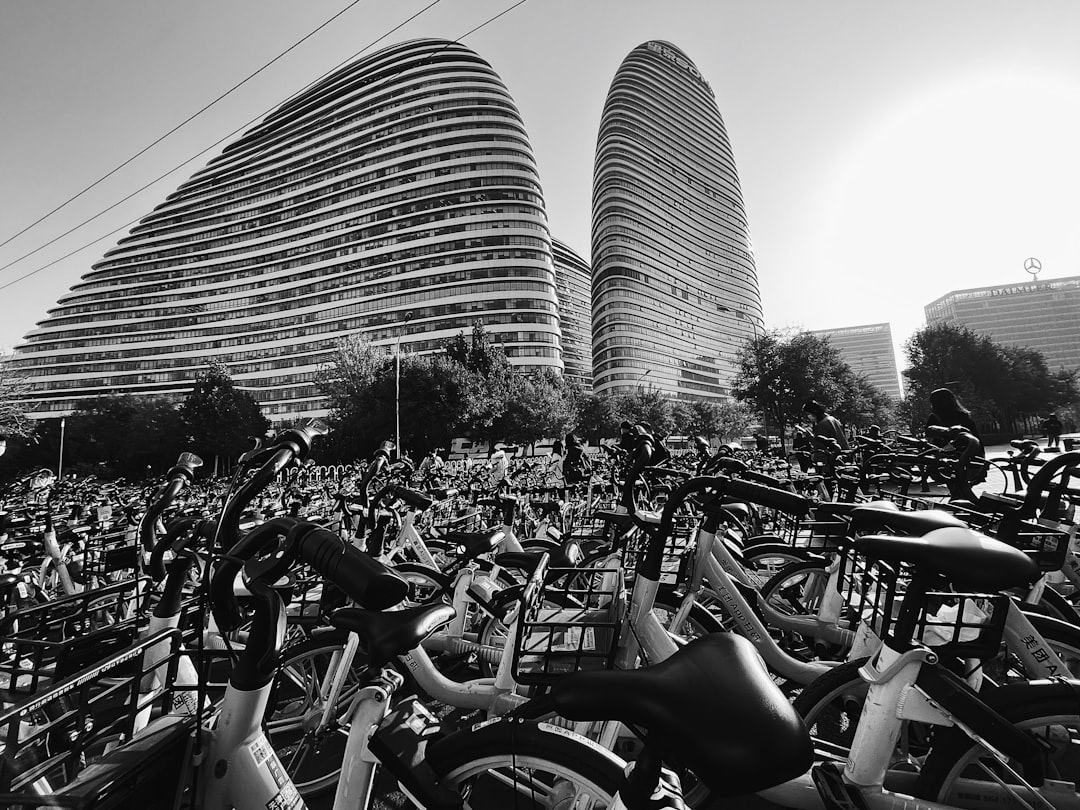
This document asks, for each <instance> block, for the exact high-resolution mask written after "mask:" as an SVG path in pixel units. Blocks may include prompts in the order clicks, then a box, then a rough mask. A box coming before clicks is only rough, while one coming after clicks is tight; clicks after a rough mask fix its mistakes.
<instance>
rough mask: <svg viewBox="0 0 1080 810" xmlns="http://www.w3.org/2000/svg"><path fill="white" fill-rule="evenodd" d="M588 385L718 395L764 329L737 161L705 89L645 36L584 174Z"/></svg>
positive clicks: (619, 82)
mask: <svg viewBox="0 0 1080 810" xmlns="http://www.w3.org/2000/svg"><path fill="white" fill-rule="evenodd" d="M592 270H593V298H592V313H593V377H594V386H595V390H596V392H597V393H627V392H633V391H634V390H636V389H637V387H638V385H639V383H640V382H641V380H643V379H644V376H645V374H648V375H649V377H648V380H647V381H646V382H647V383H648V385H649V386H651V387H653V388H658V389H660V390H661V391H663V392H664V393H667V394H669V395H671V396H672V397H675V398H678V399H702V398H704V399H722V398H725V397H727V396H728V394H729V392H730V385H731V379H732V377H733V376H734V374H735V372H736V367H735V355H736V352H737V351H738V349H739V348H740V347H741V346H742V345H743V344H744V343H745V342H746V341H747V340H748V339H750V338H752V337H753V336H754V334H755V331H756V330H758V329H759V328H761V327H762V313H761V297H760V293H759V290H758V281H757V271H756V270H755V268H754V256H753V252H752V249H751V244H750V235H749V228H748V226H747V221H746V212H745V210H744V207H743V199H742V190H741V188H740V186H739V177H738V173H737V172H736V170H735V158H734V156H733V154H732V150H731V144H730V143H729V141H728V136H727V131H726V130H725V128H724V122H723V120H722V119H721V117H720V111H719V109H718V107H717V103H716V98H715V95H714V93H713V90H712V88H711V87H710V86H709V83H708V82H707V81H706V80H705V78H704V77H703V76H702V75H701V73H700V72H699V71H698V69H697V68H696V67H695V66H694V64H693V62H691V61H690V58H689V57H688V56H687V55H686V54H684V53H683V52H682V51H680V50H679V49H678V48H676V47H675V46H674V45H671V44H670V43H667V42H658V41H652V42H646V43H645V44H643V45H640V46H638V47H637V48H635V49H634V50H633V51H631V52H630V54H629V55H628V56H627V57H626V59H625V60H624V61H623V63H622V65H621V66H620V67H619V69H618V71H617V72H616V73H615V78H614V80H613V81H612V83H611V87H610V90H609V91H608V96H607V100H606V103H605V104H604V110H603V114H602V116H601V119H600V132H599V137H598V142H597V148H596V164H595V168H594V177H593V219H592Z"/></svg>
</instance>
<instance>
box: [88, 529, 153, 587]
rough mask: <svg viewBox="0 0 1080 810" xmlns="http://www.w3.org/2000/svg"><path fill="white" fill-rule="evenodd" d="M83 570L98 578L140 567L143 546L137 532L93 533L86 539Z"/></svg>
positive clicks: (131, 570)
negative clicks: (136, 534) (140, 554)
mask: <svg viewBox="0 0 1080 810" xmlns="http://www.w3.org/2000/svg"><path fill="white" fill-rule="evenodd" d="M85 548H86V551H85V555H84V558H83V559H84V562H83V572H84V573H85V574H86V575H87V576H90V577H94V578H96V579H99V580H101V579H106V578H115V577H114V576H113V575H115V574H118V573H120V572H135V571H137V570H138V568H139V552H140V550H141V546H140V545H139V541H138V540H137V539H136V536H135V532H134V531H132V530H123V531H116V532H107V533H104V534H97V535H91V536H90V537H88V538H87V539H86V546H85Z"/></svg>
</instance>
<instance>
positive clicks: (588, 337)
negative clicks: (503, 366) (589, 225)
mask: <svg viewBox="0 0 1080 810" xmlns="http://www.w3.org/2000/svg"><path fill="white" fill-rule="evenodd" d="M551 249H552V255H553V257H554V259H555V283H556V285H557V286H558V288H559V327H560V329H561V330H562V349H563V367H564V370H563V376H565V377H566V378H567V379H568V380H573V381H574V382H576V383H577V384H578V385H580V386H581V387H582V388H584V389H585V390H586V391H591V390H592V307H591V306H590V304H589V302H590V301H591V300H592V289H591V284H592V278H591V276H592V274H591V272H590V271H589V263H588V262H587V261H585V260H584V259H583V258H581V256H579V255H578V254H577V252H576V251H575V250H574V249H573V248H572V247H570V246H569V245H568V244H566V243H565V242H562V241H560V240H558V239H555V238H554V237H552V240H551Z"/></svg>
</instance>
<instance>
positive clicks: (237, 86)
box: [0, 0, 362, 269]
mask: <svg viewBox="0 0 1080 810" xmlns="http://www.w3.org/2000/svg"><path fill="white" fill-rule="evenodd" d="M360 2H362V0H353V1H352V2H351V3H349V5H347V6H345V8H343V9H342V10H341V11H339V12H338V13H337V14H335V15H334V16H332V17H331V18H330V19H329V20H327V21H326V22H324V23H323V24H322V25H320V26H319V27H318V28H316V29H315V30H314V31H311V32H310V33H308V34H307V35H306V36H304V37H303V38H302V39H299V40H297V41H296V42H294V43H293V44H292V45H290V46H289V47H288V48H286V49H285V50H284V51H282V52H281V53H279V54H278V55H277V56H275V57H274V58H273V59H271V60H270V61H269V62H267V63H266V64H265V65H263V66H262V67H260V68H259V69H258V70H256V71H255V72H254V73H252V74H250V75H249V76H247V77H246V78H245V79H243V80H241V81H240V82H238V83H237V84H234V85H233V86H232V87H230V88H229V89H228V90H226V91H225V92H224V93H222V94H221V95H220V96H218V97H217V98H215V99H214V100H213V101H211V102H210V103H209V104H207V105H206V106H205V107H203V108H202V109H200V110H197V111H196V112H194V113H192V114H191V115H189V116H188V117H187V118H185V119H184V120H183V121H181V122H180V123H179V124H177V125H176V126H175V127H173V128H172V129H170V130H169V131H168V132H166V133H165V134H164V135H162V136H161V137H160V138H158V139H157V140H156V141H153V142H152V143H150V144H149V145H147V146H145V147H143V148H142V149H140V150H139V151H138V152H136V153H135V154H134V155H132V156H131V157H129V158H128V159H127V160H125V161H124V162H123V163H121V164H120V165H119V166H117V167H116V168H114V169H113V170H112V171H110V172H108V173H107V174H105V175H102V176H101V177H99V178H98V179H97V180H95V181H94V182H93V183H91V184H90V185H88V186H87V187H86V188H84V189H83V190H82V191H80V192H79V193H77V194H75V195H74V196H72V197H68V198H67V199H66V200H64V201H63V202H62V203H60V205H58V206H56V208H54V209H53V210H51V211H49V212H48V213H47V214H44V215H42V216H41V217H39V218H38V219H36V220H34V221H33V222H31V223H30V224H29V225H27V226H26V227H25V228H23V229H22V230H21V231H19V232H18V233H16V234H13V235H12V236H9V237H8V238H7V239H5V240H4V241H3V242H0V248H2V247H4V246H5V245H7V244H8V243H9V242H11V241H12V240H14V239H18V238H19V237H20V236H22V235H23V234H24V233H26V232H27V231H28V230H30V229H31V228H33V227H34V226H35V225H38V224H40V223H42V222H44V221H45V220H46V219H48V218H49V217H51V216H52V215H53V214H55V213H56V212H57V211H59V210H60V209H62V208H63V207H64V206H66V205H68V204H70V203H72V202H74V201H75V200H77V199H79V197H81V196H82V195H83V194H85V193H86V192H88V191H90V189H92V188H94V187H96V186H97V185H98V184H99V183H101V182H103V181H105V180H107V179H109V178H110V177H112V176H113V175H114V174H116V173H117V172H118V171H120V170H121V169H122V168H124V167H125V166H127V165H128V164H130V163H131V162H132V161H134V160H135V159H136V158H139V157H141V156H142V155H145V154H146V153H147V152H149V151H150V150H151V149H153V148H154V147H155V146H157V145H158V144H159V143H161V142H162V141H163V140H165V139H166V138H168V137H169V136H170V135H172V134H173V133H174V132H176V131H177V130H178V129H180V128H181V127H183V126H185V125H187V124H189V123H191V122H192V121H194V120H195V119H196V118H198V117H199V116H200V115H202V114H203V113H204V112H206V111H207V110H209V109H210V108H211V107H213V106H214V105H215V104H217V103H218V102H219V101H221V100H222V99H223V98H225V97H226V96H228V95H229V94H231V93H232V92H233V91H235V90H239V89H240V88H241V87H243V86H244V85H245V84H247V83H248V82H249V81H251V80H252V79H254V78H255V77H256V76H258V75H259V74H260V73H262V72H263V71H264V70H266V69H267V68H268V67H270V66H271V65H272V64H274V63H275V62H277V61H278V60H279V59H281V58H282V57H284V56H285V55H286V54H288V53H290V52H291V51H293V50H295V49H296V48H297V47H299V46H300V45H302V44H303V43H304V42H306V41H307V40H309V39H311V37H313V36H314V35H315V34H317V33H319V31H321V30H322V29H324V28H326V26H328V25H329V24H330V23H332V22H333V21H334V20H336V19H337V18H338V17H340V16H341V15H342V14H344V13H345V12H346V11H348V10H349V9H351V8H352V7H353V6H355V5H357V4H358V3H360ZM199 154H202V153H201V152H200V153H199ZM196 157H198V155H196ZM192 160H194V158H192ZM189 162H190V161H185V163H189ZM181 165H184V164H181ZM49 244H51V243H49ZM29 255H31V254H29V253H28V254H27V256H29ZM23 258H25V257H23ZM15 261H16V262H18V261H21V259H16V260H15ZM13 263H14V262H13ZM0 269H3V268H0Z"/></svg>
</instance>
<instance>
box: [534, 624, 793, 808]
mask: <svg viewBox="0 0 1080 810" xmlns="http://www.w3.org/2000/svg"><path fill="white" fill-rule="evenodd" d="M551 698H552V703H553V704H554V706H555V709H556V710H557V711H558V712H559V714H560V715H562V716H563V717H566V718H567V719H570V720H619V721H621V722H623V723H627V724H630V725H632V726H638V727H641V728H644V729H645V730H646V731H647V732H648V737H647V739H648V741H649V744H650V745H654V746H657V749H658V750H659V751H660V752H661V753H663V754H664V755H665V756H672V757H674V758H675V759H677V760H679V761H680V762H681V763H682V764H684V765H686V766H687V767H688V768H690V769H691V770H692V771H693V772H694V773H695V774H696V775H697V777H698V778H699V779H700V780H701V781H702V782H704V783H705V784H706V786H708V788H709V789H710V790H712V791H713V792H715V793H717V794H718V795H721V796H737V795H741V794H745V793H751V792H753V791H756V790H761V789H763V788H766V787H771V786H772V785H777V784H780V783H781V782H785V781H787V780H788V779H791V778H793V777H795V776H798V775H800V774H802V773H805V772H806V770H807V769H808V768H809V767H810V765H811V764H812V762H813V757H814V751H813V747H812V745H811V743H810V735H809V734H808V733H807V731H806V726H805V725H803V721H802V718H800V717H799V714H798V713H797V712H796V711H795V709H794V708H792V705H791V703H790V702H789V701H788V700H787V698H785V697H784V694H783V692H781V691H780V688H779V687H778V686H777V685H776V684H775V683H773V682H772V680H771V678H770V677H769V675H768V672H767V671H766V670H765V667H764V666H763V665H762V663H761V659H760V658H758V654H757V652H756V650H755V649H754V646H753V644H751V643H750V642H749V641H747V640H746V639H745V638H743V637H742V636H737V635H735V634H733V633H710V634H709V635H707V636H702V637H701V638H698V639H695V640H694V641H692V642H690V643H689V644H687V645H686V646H685V647H682V648H680V649H679V650H678V651H677V652H676V653H675V654H674V655H673V656H672V657H671V658H668V659H667V660H666V661H662V662H661V663H659V664H656V665H655V666H651V667H647V668H645V669H637V670H617V671H611V672H607V671H604V672H580V673H575V674H573V675H567V676H566V677H564V678H560V679H559V680H558V681H557V682H556V683H555V684H554V685H553V686H552V687H551Z"/></svg>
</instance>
